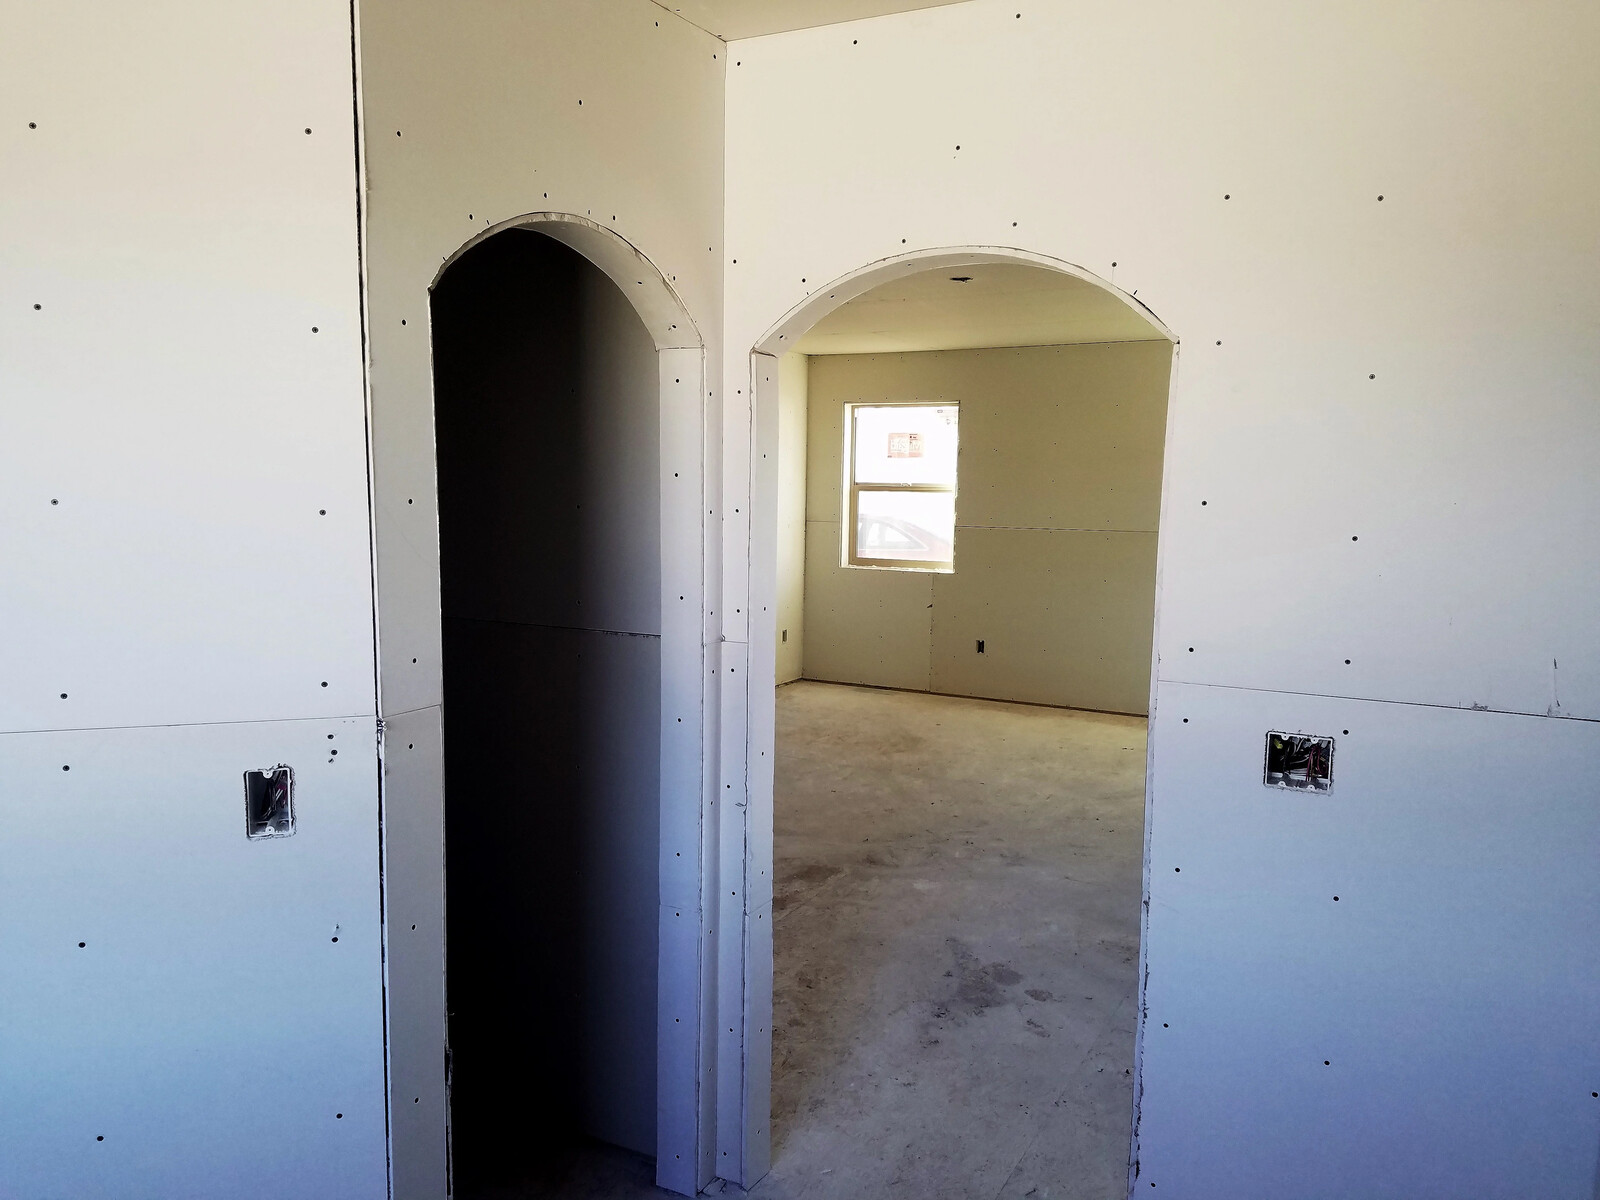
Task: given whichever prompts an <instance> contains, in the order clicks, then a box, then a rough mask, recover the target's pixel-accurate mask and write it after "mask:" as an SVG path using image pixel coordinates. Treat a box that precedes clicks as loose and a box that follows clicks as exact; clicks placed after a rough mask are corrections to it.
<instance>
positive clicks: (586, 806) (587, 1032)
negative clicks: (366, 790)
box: [389, 214, 704, 1195]
mask: <svg viewBox="0 0 1600 1200" xmlns="http://www.w3.org/2000/svg"><path fill="white" fill-rule="evenodd" d="M430 307H431V316H432V346H433V360H434V363H433V366H434V371H433V374H434V415H435V442H436V450H437V471H438V475H437V478H438V493H437V499H438V505H439V508H438V511H439V535H440V571H439V589H440V590H439V596H440V619H441V625H442V630H443V633H442V646H443V653H442V680H441V688H442V696H443V704H442V711H443V747H442V757H443V763H442V770H443V776H444V791H445V804H444V823H445V827H446V838H445V849H446V872H445V875H446V884H445V886H446V893H447V902H446V905H445V909H446V917H445V920H446V928H445V931H444V932H445V944H446V954H445V970H446V975H447V980H448V997H449V999H448V1014H447V1026H448V1044H449V1052H450V1068H449V1070H450V1077H449V1088H450V1095H451V1115H450V1137H451V1156H452V1174H453V1176H454V1181H455V1189H456V1194H458V1195H470V1194H475V1191H476V1190H482V1189H484V1188H487V1187H491V1186H495V1185H498V1184H502V1183H504V1184H512V1185H517V1186H522V1185H531V1186H535V1187H537V1186H539V1185H540V1184H541V1183H544V1182H548V1181H549V1178H550V1177H549V1174H548V1170H547V1168H548V1167H549V1166H551V1165H552V1164H555V1165H559V1159H560V1156H561V1153H562V1150H563V1148H564V1147H565V1146H566V1145H567V1144H569V1143H570V1142H571V1141H572V1140H573V1139H577V1138H593V1139H598V1140H600V1141H604V1142H608V1143H612V1144H614V1145H619V1146H622V1147H625V1148H627V1149H628V1150H631V1151H634V1152H636V1153H638V1154H641V1155H645V1156H647V1157H650V1158H654V1159H655V1162H656V1175H657V1178H658V1180H659V1181H660V1182H661V1183H662V1184H663V1185H665V1186H669V1187H673V1188H674V1189H676V1190H680V1191H693V1190H695V1186H696V1183H697V1182H698V1181H697V1180H696V1179H695V1175H696V1172H697V1171H698V1170H699V1169H700V1159H701V1157H702V1155H701V1154H700V1151H699V1149H698V1142H699V1138H700V1127H699V1122H698V1120H697V1110H696V1107H695V1098H696V1097H697V1095H698V1094H699V1092H700V1090H701V1088H700V1081H699V1079H698V1072H699V1071H700V1069H701V1067H700V1063H701V1058H702V1056H701V1055H699V1053H698V1051H697V1045H696V1039H697V1037H698V1036H699V1032H698V1030H699V1023H698V1022H697V1021H695V1020H694V1019H693V1017H694V1014H695V1013H697V1012H698V1010H699V1007H700V1005H701V1002H702V995H703V987H702V983H701V980H700V976H699V955H698V953H697V949H696V939H697V931H696V928H695V926H696V922H695V920H694V914H695V913H696V912H697V911H698V908H699V897H698V887H699V878H698V875H697V874H696V873H695V871H694V870H692V869H687V868H685V869H679V870H675V869H674V868H673V866H671V865H670V864H669V863H668V860H670V862H672V863H676V862H682V863H685V864H692V866H693V867H698V864H699V862H700V859H701V853H700V848H701V838H702V837H703V823H702V821H701V819H700V807H701V791H702V786H701V768H700V756H699V748H700V746H699V743H700V737H701V728H702V722H701V713H702V711H703V689H704V681H703V680H702V677H701V674H702V673H701V660H702V649H701V639H700V637H699V622H698V619H697V614H698V611H699V608H700V599H701V593H702V590H703V583H702V579H701V570H700V563H701V559H702V545H703V535H704V523H703V521H702V520H701V519H700V516H699V513H700V487H701V474H702V471H701V454H702V449H701V447H702V427H703V400H702V397H703V391H704V389H703V381H704V368H703V350H702V348H701V344H700V340H699V335H698V333H697V331H695V329H694V327H693V324H692V322H690V321H689V319H688V318H687V315H686V314H685V312H684V309H683V307H682V305H681V304H680V303H679V301H678V299H677V297H676V296H675V294H674V293H673V290H672V288H671V286H670V284H669V283H668V282H667V281H666V280H665V279H664V278H663V277H662V276H661V274H660V272H659V271H657V270H656V269H655V268H654V267H653V266H651V265H650V264H649V263H648V262H647V261H646V260H645V259H644V258H643V257H642V256H641V255H639V254H638V252H637V251H635V250H634V249H633V248H632V247H631V246H629V245H628V244H627V243H626V242H625V241H623V240H622V239H621V238H620V237H618V236H617V235H616V234H615V233H613V232H611V231H609V230H606V229H603V228H601V227H599V226H597V225H595V224H594V223H593V222H589V221H586V220H583V219H581V218H576V217H570V216H567V215H563V214H534V215H531V216H528V217H524V218H519V219H518V220H515V221H511V222H505V223H502V224H501V225H499V226H496V227H494V228H492V229H489V230H486V231H485V232H484V233H483V234H482V235H480V236H479V237H477V238H475V239H473V241H471V242H470V243H468V244H467V245H466V246H464V247H462V248H461V250H460V251H458V253H457V254H455V255H453V256H452V257H451V258H450V259H449V260H448V261H447V263H446V264H445V265H444V267H443V268H442V269H441V271H440V273H439V275H438V277H437V278H436V279H435V281H434V284H433V287H432V289H431V298H430ZM404 749H405V750H406V751H409V752H413V753H414V752H415V751H417V750H418V749H420V747H418V746H416V745H415V744H413V743H411V742H407V743H406V746H405V748H404ZM400 750H401V747H399V746H398V745H396V746H393V747H391V754H393V755H395V756H396V757H398V758H400V760H401V761H402V762H403V761H405V756H402V755H400ZM389 774H390V783H391V786H393V781H394V780H393V776H394V772H393V771H392V770H391V771H390V772H389ZM395 883H396V885H397V886H404V884H405V881H404V880H402V879H397V880H396V881H395ZM393 909H394V904H393V902H392V901H391V912H392V911H393ZM685 918H687V919H685ZM393 940H394V939H393V938H392V941H393ZM394 1007H395V1008H398V1005H395V1006H394ZM417 1103H419V1104H420V1099H419V1100H418V1101H417ZM530 1169H531V1170H530Z"/></svg>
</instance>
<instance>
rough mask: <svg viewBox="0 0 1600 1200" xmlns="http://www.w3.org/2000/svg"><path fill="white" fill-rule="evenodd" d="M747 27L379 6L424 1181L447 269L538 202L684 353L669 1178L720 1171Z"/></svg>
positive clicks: (677, 375) (399, 1166) (674, 438)
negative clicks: (721, 710)
mask: <svg viewBox="0 0 1600 1200" xmlns="http://www.w3.org/2000/svg"><path fill="white" fill-rule="evenodd" d="M724 49H725V48H724V46H723V45H722V43H720V42H719V41H717V40H716V39H715V38H713V37H711V36H709V35H708V34H706V33H704V32H703V31H701V30H699V29H696V28H694V27H693V26H691V25H689V24H688V23H687V22H685V21H683V20H681V19H680V18H678V17H675V16H673V15H672V14H671V13H669V12H667V11H666V10H664V9H662V8H660V7H658V6H657V5H654V4H651V3H649V2H648V0H595V2H592V3H584V4H567V3H558V2H555V0H537V2H534V3H526V4H514V5H507V4H500V3H492V2H489V0H469V2H467V3H461V4H451V5H448V6H444V5H439V4H435V3H429V2H427V0H403V2H401V3H389V4H383V5H375V6H367V7H364V8H363V9H362V11H361V22H360V42H359V51H360V61H361V101H362V134H363V139H362V140H363V146H364V153H365V162H366V167H367V179H368V188H367V193H366V205H365V208H364V218H365V231H366V238H367V255H366V266H367V281H368V295H367V300H368V312H369V317H370V339H369V351H370V361H371V408H372V472H373V503H374V522H375V529H374V537H375V542H376V554H377V575H378V579H377V596H378V633H379V641H380V646H381V664H380V669H379V683H380V689H381V696H382V700H381V703H382V711H383V712H384V714H385V717H386V719H387V720H388V721H389V722H390V728H391V729H393V728H397V727H398V726H399V725H400V724H401V723H404V724H405V726H406V728H407V730H408V731H416V730H417V729H418V728H419V727H422V726H426V727H428V728H427V732H426V735H425V736H421V737H416V738H413V737H409V736H408V737H407V739H406V741H405V743H403V744H402V743H401V742H399V741H398V740H394V741H391V742H390V744H389V746H388V752H387V753H386V755H385V779H386V787H387V791H386V803H387V804H388V805H389V806H390V810H389V812H388V814H387V820H388V821H390V822H392V823H394V824H395V826H396V827H397V828H403V829H404V830H405V831H406V839H405V841H404V845H403V849H404V854H405V858H404V860H403V861H404V863H405V864H406V866H407V869H406V870H405V871H403V872H402V871H399V870H395V869H391V870H390V872H389V873H388V875H387V876H386V885H387V888H386V901H387V905H388V908H387V911H388V914H389V929H390V934H391V936H390V938H389V942H388V948H389V955H388V959H387V964H388V970H389V982H390V988H389V992H388V1000H389V1006H390V1021H391V1026H392V1028H393V1030H394V1035H393V1037H392V1038H391V1043H390V1048H391V1055H390V1080H391V1094H392V1097H393V1104H392V1115H393V1120H394V1133H393V1149H394V1159H393V1163H394V1167H393V1173H394V1189H395V1196H396V1197H397V1198H398V1200H410V1198H411V1197H429V1198H431V1197H435V1196H437V1195H439V1194H441V1193H442V1192H443V1191H444V1190H445V1186H446V1138H445V1122H446V1107H445V1076H444V1055H443V1045H442V1043H443V1039H444V1023H445V1016H444V930H443V925H442V921H441V919H440V918H439V916H438V914H439V913H440V912H441V911H442V889H443V874H442V870H441V869H440V868H441V866H442V863H443V853H442V841H443V832H444V826H443V807H442V795H441V793H440V792H439V791H438V790H437V788H436V787H435V786H434V783H433V782H432V781H434V780H438V779H440V778H441V777H442V766H441V764H439V763H438V762H437V761H436V760H434V759H433V758H432V756H431V752H430V753H428V754H425V753H424V749H425V748H427V747H436V746H438V745H439V743H440V739H439V734H438V732H437V724H438V720H439V711H438V706H439V702H440V696H441V674H440V610H439V561H438V539H437V523H436V521H437V518H436V512H435V504H434V495H435V491H434V455H433V428H434V425H433V400H432V392H431V371H430V364H429V341H430V339H429V331H428V327H427V320H426V318H427V312H428V289H429V287H430V285H432V283H433V282H434V279H435V277H436V276H437V275H438V274H439V271H440V268H441V267H442V266H443V265H444V263H445V262H446V260H447V259H449V258H451V257H452V256H453V255H455V254H456V253H457V252H458V251H459V250H460V249H461V248H462V246H463V245H465V244H466V243H467V242H469V241H470V240H472V239H473V238H474V237H479V236H482V235H483V234H484V233H485V231H487V230H490V229H492V228H494V227H496V226H500V225H503V224H506V223H508V222H509V223H515V222H517V221H519V220H522V219H527V218H530V217H536V219H537V220H538V221H539V222H540V227H541V228H546V229H549V230H551V231H552V232H553V233H557V234H561V235H562V236H563V238H564V240H568V241H569V244H573V245H578V244H579V243H580V242H581V243H582V245H581V246H580V247H579V248H580V249H581V250H582V252H583V253H584V254H585V256H586V257H589V258H590V259H591V261H596V262H598V263H599V265H601V267H602V269H604V270H605V271H606V272H607V274H608V275H609V276H610V277H611V278H612V279H613V280H614V281H616V282H617V283H618V284H619V286H621V287H624V288H626V289H631V291H632V294H633V295H635V296H637V297H639V300H640V303H639V304H636V307H639V308H640V311H641V315H643V316H645V320H646V325H647V327H648V328H649V329H650V332H651V335H652V337H653V338H654V340H655V344H656V346H657V349H658V351H659V352H658V355H657V360H658V368H659V370H660V382H661V396H662V409H661V472H660V480H659V484H660V489H661V490H660V496H661V542H660V546H661V566H660V580H661V596H662V597H663V601H664V603H663V607H662V609H661V620H662V626H661V629H662V647H661V656H662V657H661V693H660V696H661V699H660V706H661V729H660V734H659V737H658V739H657V745H656V747H654V748H652V747H645V746H633V747H629V748H628V752H629V753H630V754H638V755H640V756H641V760H642V759H643V758H645V757H649V756H651V755H652V754H658V755H659V761H660V763H661V767H660V770H661V801H662V812H663V825H662V835H661V837H662V848H661V852H660V853H661V859H660V868H659V871H660V886H661V892H660V897H659V903H660V907H659V909H658V912H659V914H660V921H661V935H662V937H663V939H666V938H669V937H670V938H673V939H675V941H674V942H673V949H672V952H671V953H663V954H662V955H661V959H660V961H661V963H662V970H661V975H660V987H661V1015H660V1020H661V1026H660V1029H659V1031H658V1037H657V1046H658V1055H659V1061H658V1083H659V1088H660V1092H659V1095H658V1109H657V1134H658V1145H657V1166H658V1172H659V1175H658V1178H660V1179H661V1180H662V1181H663V1182H664V1183H665V1184H666V1185H668V1186H671V1187H674V1188H676V1189H678V1190H680V1191H689V1192H692V1191H694V1190H695V1188H696V1187H697V1186H698V1185H700V1184H703V1183H705V1182H707V1181H709V1180H710V1179H711V1178H712V1175H713V1172H714V1170H715V1165H714V1159H715V1143H714V1137H713V1132H714V1131H713V1126H712V1120H711V1117H712V1105H713V1103H714V1100H715V1087H714V1082H713V1080H712V1071H713V1068H714V1065H715V1064H714V1061H713V1054H712V1052H711V1051H709V1050H708V1049H707V1048H706V1044H707V1041H708V1039H710V1038H711V1037H712V1036H713V1031H714V1028H715V1027H714V1026H712V1025H709V1024H707V1023H705V1022H702V1021H701V1020H699V1019H697V1018H699V1017H700V1016H701V1014H702V1012H703V1010H704V1006H703V1005H702V1003H701V997H702V994H703V992H704V990H705V989H706V988H707V987H709V986H711V985H712V984H713V983H714V982H715V979H716V971H717V969H718V965H719V959H718V954H717V947H716V946H714V945H712V946H708V945H707V944H706V941H705V938H706V937H707V936H708V935H709V932H710V930H711V922H710V921H709V920H708V921H705V922H702V920H701V917H702V913H703V912H704V911H705V906H706V903H707V899H708V896H710V894H711V892H710V889H712V888H713V887H714V885H713V883H712V879H713V872H714V870H715V869H716V863H715V860H714V859H713V858H711V857H710V855H709V851H708V850H707V849H706V847H707V846H708V845H709V844H710V841H711V838H712V835H713V834H714V833H715V829H714V826H708V825H707V823H706V822H705V821H704V820H703V818H702V816H701V814H702V812H704V811H705V809H706V808H707V807H708V806H709V803H710V800H711V798H712V797H711V795H710V794H709V793H710V792H711V791H712V786H713V784H712V782H711V781H710V779H709V778H708V768H707V765H706V764H712V768H711V769H712V770H714V765H715V764H716V762H717V759H718V750H717V745H716V738H717V736H718V726H717V723H716V721H715V718H714V716H713V719H711V720H710V721H708V720H706V719H705V711H706V701H705V696H706V694H707V693H708V692H709V691H711V689H713V688H714V687H715V683H716V680H717V677H718V674H719V672H720V671H721V665H720V663H719V661H718V659H719V656H720V650H719V649H718V647H719V646H720V643H719V641H718V639H717V633H716V630H715V628H714V626H713V625H712V624H711V622H712V621H713V620H714V619H715V618H712V617H708V616H705V615H704V614H706V613H708V612H716V613H718V614H720V613H721V611H722V605H721V604H719V603H717V602H716V601H715V600H711V601H707V599H706V597H707V594H708V587H714V584H708V580H714V571H715V567H716V558H715V554H714V551H715V548H716V547H715V545H714V544H713V545H712V546H711V547H710V549H709V550H708V546H707V541H706V530H707V528H708V526H711V525H713V524H714V522H715V521H716V519H717V517H718V515H719V514H720V504H719V501H718V499H717V493H718V491H719V490H720V489H719V488H718V487H717V482H718V480H719V478H720V476H719V472H720V444H721V441H722V439H721V437H720V435H716V436H709V435H708V429H709V430H720V428H721V426H720V421H721V413H720V409H719V407H718V406H719V405H720V388H719V387H717V386H715V385H713V386H711V387H709V388H707V387H706V386H705V385H704V382H703V370H704V367H703V355H704V353H705V349H704V348H709V350H710V352H711V353H712V354H713V355H715V354H718V353H719V350H718V349H717V347H718V345H719V341H718V339H719V337H720V327H721V295H722V281H721V253H722V209H723V195H722V169H723V168H722V157H723V156H722V147H723V139H722V131H723V121H724V112H723V98H724V95H723V71H724V66H725V54H724ZM538 214H544V215H543V216H538ZM552 221H553V222H556V223H555V224H550V223H549V222H552ZM646 301H648V303H646ZM647 310H648V311H647ZM714 510H715V511H714ZM713 594H714V593H713ZM667 597H670V599H671V605H670V607H669V606H667V605H666V604H665V599H666V598H667ZM680 597H681V599H680ZM708 647H709V649H708ZM714 712H715V710H714V708H713V714H714ZM402 745H403V746H404V747H405V748H406V754H405V755H402V754H401V750H402ZM413 745H414V746H416V747H417V749H416V750H415V751H412V750H410V749H409V748H410V747H411V746H413ZM412 755H414V756H415V757H411V756H412ZM401 807H404V809H405V811H403V812H402V811H400V808H401ZM669 812H670V813H671V814H672V816H673V820H672V821H671V822H669V821H667V819H666V817H667V815H668V813H669ZM669 841H670V843H671V844H670V845H668V844H667V843H668V842H669ZM430 846H431V847H432V852H431V853H429V851H428V848H429V847H430ZM386 849H387V843H386ZM396 865H397V863H396V862H395V860H391V862H390V866H391V868H394V867H395V866H396ZM717 890H720V889H717ZM412 913H418V914H421V917H422V920H421V922H420V923H419V926H420V927H419V930H418V934H419V936H417V937H416V938H412V937H411V936H410V933H411V931H410V928H409V926H410V924H411V922H412V921H413V920H415V919H416V918H415V917H413V916H412V915H411V914H412ZM401 934H404V935H405V936H404V937H403V938H402V937H401V936H400V935H401ZM732 936H733V937H734V939H735V940H734V945H735V946H737V945H738V940H737V939H738V937H739V936H740V931H739V930H738V929H737V927H736V928H735V929H734V931H733V935H732ZM738 966H739V960H738V959H737V957H735V958H733V959H731V960H730V963H729V969H730V970H732V971H733V972H734V982H735V985H737V982H738V974H737V969H738ZM419 1097H420V1100H419V1099H418V1098H419Z"/></svg>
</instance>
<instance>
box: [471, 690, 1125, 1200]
mask: <svg viewBox="0 0 1600 1200" xmlns="http://www.w3.org/2000/svg"><path fill="white" fill-rule="evenodd" d="M1144 739H1145V722H1144V720H1143V718H1138V717H1123V716H1112V715H1105V714H1099V713H1084V712H1073V711H1068V710H1063V709H1051V708H1039V707H1032V706H1027V705H1018V704H1005V703H1000V702H994V701H982V700H965V699H957V698H952V697H946V696H931V695H923V694H918V693H905V692H889V691H879V690H874V689H866V688H854V687H846V686H843V685H837V684H823V683H812V682H800V683H795V684H790V685H787V686H785V687H783V688H780V689H779V692H778V746H777V772H776V774H777V786H776V810H775V818H776V820H775V827H776V869H775V872H774V880H773V882H774V891H775V897H774V904H773V936H774V951H775V955H774V957H775V970H776V979H775V988H774V1014H773V1057H774V1063H773V1096H772V1101H773V1169H772V1173H771V1174H770V1175H769V1176H767V1178H766V1179H764V1180H763V1181H761V1183H759V1184H758V1185H757V1186H756V1187H755V1188H754V1189H753V1190H752V1191H751V1192H750V1193H749V1195H751V1196H753V1197H758V1198H761V1200H858V1198H861V1197H880V1196H881V1197H900V1196H903V1197H907V1198H911V1197H915V1198H916V1200H945V1198H948V1200H967V1198H969V1197H981V1198H982V1200H1020V1198H1022V1197H1030V1198H1032V1200H1110V1198H1112V1197H1121V1196H1123V1195H1124V1194H1125V1192H1126V1170H1127V1155H1128V1136H1129V1122H1130V1112H1131V1108H1132V1096H1133V1083H1132V1077H1131V1074H1130V1071H1131V1067H1132V1064H1133V1039H1134V1020H1135V1013H1136V982H1137V960H1138V937H1139V890H1140V861H1141V847H1142V845H1143V830H1142V821H1143V812H1144V763H1145V755H1144ZM557 1176H559V1182H557ZM650 1177H651V1171H650V1165H649V1164H648V1163H647V1162H646V1161H645V1160H642V1159H638V1158H636V1157H635V1156H632V1155H628V1154H625V1153H624V1152H622V1151H614V1150H610V1149H608V1148H603V1147H591V1148H588V1149H580V1150H575V1151H574V1154H573V1158H572V1160H571V1161H570V1162H566V1163H563V1164H561V1165H560V1166H559V1168H558V1169H557V1170H556V1173H555V1174H554V1175H552V1178H551V1184H552V1185H554V1186H552V1187H550V1188H548V1189H546V1188H541V1189H540V1190H538V1191H534V1192H530V1191H518V1192H516V1193H505V1194H503V1196H504V1200H510V1197H511V1196H512V1195H516V1196H529V1195H561V1196H570V1197H583V1198H592V1200H602V1198H604V1200H625V1198H631V1197H644V1196H665V1195H667V1193H665V1192H660V1191H658V1190H657V1189H655V1188H654V1187H652V1186H650V1184H649V1180H650ZM724 1194H729V1195H739V1194H743V1193H741V1192H739V1190H738V1189H736V1188H729V1189H727V1191H726V1192H725V1193H724ZM495 1200H501V1197H496V1198H495Z"/></svg>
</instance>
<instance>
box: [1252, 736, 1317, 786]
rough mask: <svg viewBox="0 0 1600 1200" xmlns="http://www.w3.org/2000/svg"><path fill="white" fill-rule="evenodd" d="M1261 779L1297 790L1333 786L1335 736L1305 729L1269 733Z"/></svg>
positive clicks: (1270, 783)
mask: <svg viewBox="0 0 1600 1200" xmlns="http://www.w3.org/2000/svg"><path fill="white" fill-rule="evenodd" d="M1262 782H1263V783H1265V784H1266V785H1267V786H1268V787H1275V788H1287V789H1288V790H1290V791H1296V792H1327V791H1331V790H1332V789H1333V739H1332V738H1331V737H1313V736H1311V735H1309V734H1304V733H1280V732H1277V731H1273V732H1270V733H1268V734H1267V757H1266V766H1265V768H1264V771H1263V776H1262Z"/></svg>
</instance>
